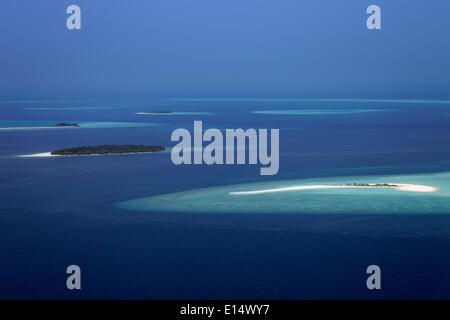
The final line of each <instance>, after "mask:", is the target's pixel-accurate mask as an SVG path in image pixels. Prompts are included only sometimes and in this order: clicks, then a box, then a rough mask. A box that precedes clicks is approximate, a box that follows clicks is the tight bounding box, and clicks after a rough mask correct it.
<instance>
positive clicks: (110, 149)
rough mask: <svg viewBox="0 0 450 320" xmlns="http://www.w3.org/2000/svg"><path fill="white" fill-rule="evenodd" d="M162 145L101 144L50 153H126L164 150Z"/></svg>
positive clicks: (57, 154)
mask: <svg viewBox="0 0 450 320" xmlns="http://www.w3.org/2000/svg"><path fill="white" fill-rule="evenodd" d="M165 149H166V148H165V147H163V146H144V145H131V144H127V145H102V146H93V147H76V148H68V149H61V150H55V151H53V152H51V155H55V156H82V155H91V154H126V153H150V152H160V151H164V150H165Z"/></svg>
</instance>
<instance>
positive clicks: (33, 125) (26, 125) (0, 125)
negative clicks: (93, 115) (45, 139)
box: [0, 120, 158, 130]
mask: <svg viewBox="0 0 450 320" xmlns="http://www.w3.org/2000/svg"><path fill="white" fill-rule="evenodd" d="M59 122H70V123H73V122H76V123H77V124H78V125H79V127H56V128H40V127H47V126H54V125H55V124H57V123H59ZM156 125H158V124H157V123H147V122H118V121H34V120H0V129H3V130H53V129H65V130H67V129H73V130H78V129H101V128H134V127H151V126H156Z"/></svg>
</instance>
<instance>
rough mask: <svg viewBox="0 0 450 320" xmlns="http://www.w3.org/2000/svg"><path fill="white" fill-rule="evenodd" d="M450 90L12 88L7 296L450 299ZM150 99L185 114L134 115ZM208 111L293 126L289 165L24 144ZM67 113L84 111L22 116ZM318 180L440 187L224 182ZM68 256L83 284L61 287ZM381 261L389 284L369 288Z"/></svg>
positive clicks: (166, 142)
mask: <svg viewBox="0 0 450 320" xmlns="http://www.w3.org/2000/svg"><path fill="white" fill-rule="evenodd" d="M449 107H450V101H439V100H431V101H427V100H382V99H378V100H377V99H374V100H371V99H341V100H339V99H142V100H122V101H121V100H115V101H100V100H93V101H88V100H86V101H82V100H80V101H70V100H67V101H3V102H0V109H1V110H2V116H1V117H0V145H1V148H0V164H1V165H0V192H1V197H0V219H1V220H0V298H1V299H448V298H450V289H449V287H450V269H449V268H448V267H447V266H448V265H449V264H450V254H449V250H448V249H449V248H450V232H449V230H450V196H449V192H448V189H450V187H449V182H448V179H447V177H450V175H449V172H450V109H449ZM152 111H172V112H174V113H173V114H169V115H167V114H161V115H157V114H139V113H145V112H150V113H151V112H152ZM195 120H202V122H203V126H204V127H205V128H218V129H221V130H224V129H227V128H230V129H235V128H243V129H247V128H256V129H258V128H268V129H270V128H278V129H280V169H279V172H278V174H277V175H274V176H261V175H260V174H259V166H256V165H212V166H207V165H180V166H176V165H174V164H173V163H172V161H171V159H170V152H163V153H158V154H140V155H139V154H130V155H113V156H86V157H42V158H40V157H33V158H24V157H20V155H30V154H36V153H45V152H49V151H52V150H56V149H62V148H69V147H77V146H93V145H103V144H145V145H163V146H166V147H171V146H173V145H174V143H173V142H171V141H170V136H171V133H172V131H173V130H174V129H176V128H187V129H188V130H193V122H194V121H195ZM59 122H69V123H73V122H76V123H79V124H80V127H79V128H51V129H45V128H41V129H30V128H23V127H30V126H32V127H33V126H34V127H40V126H42V127H45V126H46V125H47V126H48V125H51V124H52V123H59ZM1 128H3V129H1ZM14 128H15V129H14ZM392 179H394V180H392ZM317 181H319V182H320V184H324V183H325V184H326V183H333V182H336V181H338V182H339V183H354V182H358V183H365V182H367V181H369V182H371V183H372V182H377V183H378V182H380V183H381V182H395V183H414V184H424V185H436V186H438V187H439V191H438V192H436V194H421V193H408V192H401V191H396V190H352V191H351V192H344V191H342V190H340V191H337V190H310V191H306V192H304V191H302V192H303V193H302V192H297V191H291V192H287V193H285V192H280V193H276V194H267V195H265V194H260V195H257V196H256V197H255V196H253V198H252V197H251V196H237V197H235V198H230V196H229V192H233V191H236V190H238V191H240V190H258V189H264V188H266V187H270V188H277V187H283V186H286V185H294V184H295V185H299V184H302V183H304V184H312V183H316V182H317ZM318 184H319V183H318ZM143 199H144V200H143ZM72 264H75V265H79V266H80V268H81V270H82V289H81V290H67V288H66V279H67V277H68V275H67V274H66V268H67V266H69V265H72ZM373 264H375V265H379V266H380V268H381V274H382V276H381V279H382V280H381V284H382V289H381V290H368V289H367V287H366V279H367V277H368V275H367V274H366V268H367V266H369V265H373Z"/></svg>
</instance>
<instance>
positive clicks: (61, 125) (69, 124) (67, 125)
mask: <svg viewBox="0 0 450 320" xmlns="http://www.w3.org/2000/svg"><path fill="white" fill-rule="evenodd" d="M55 127H79V125H78V123H68V122H60V123H57V124H55Z"/></svg>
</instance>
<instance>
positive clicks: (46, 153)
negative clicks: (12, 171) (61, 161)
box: [18, 152, 61, 158]
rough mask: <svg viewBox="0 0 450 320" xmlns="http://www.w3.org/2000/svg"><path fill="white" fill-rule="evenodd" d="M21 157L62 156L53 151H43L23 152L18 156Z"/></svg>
mask: <svg viewBox="0 0 450 320" xmlns="http://www.w3.org/2000/svg"><path fill="white" fill-rule="evenodd" d="M18 157H19V158H40V157H61V156H60V155H57V154H51V152H42V153H34V154H22V155H20V156H18Z"/></svg>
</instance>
